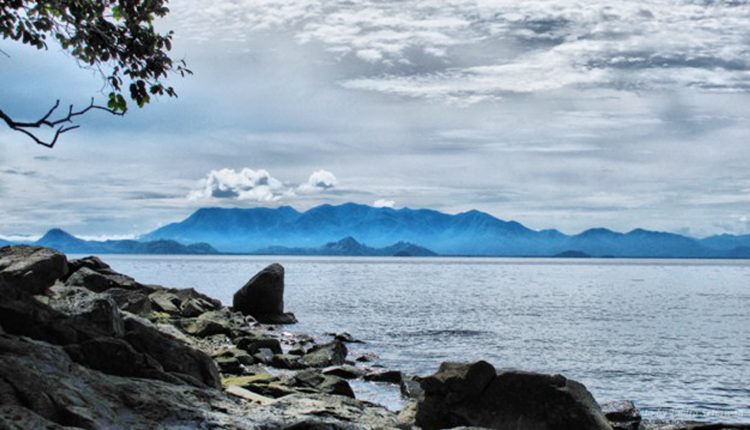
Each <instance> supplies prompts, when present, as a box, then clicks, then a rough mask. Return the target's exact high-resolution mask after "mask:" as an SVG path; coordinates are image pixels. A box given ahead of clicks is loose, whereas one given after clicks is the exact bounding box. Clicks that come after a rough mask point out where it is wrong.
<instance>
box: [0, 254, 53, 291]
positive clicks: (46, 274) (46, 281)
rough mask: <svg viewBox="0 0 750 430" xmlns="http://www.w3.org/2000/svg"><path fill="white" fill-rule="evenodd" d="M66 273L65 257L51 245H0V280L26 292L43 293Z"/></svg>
mask: <svg viewBox="0 0 750 430" xmlns="http://www.w3.org/2000/svg"><path fill="white" fill-rule="evenodd" d="M67 274H68V260H67V258H66V257H65V255H63V254H61V253H59V252H57V251H55V250H54V249H49V248H40V247H38V246H26V245H19V246H4V247H2V248H0V280H4V281H6V282H8V283H9V284H13V285H14V286H15V287H16V288H21V289H23V290H24V291H26V292H28V293H29V294H41V293H43V292H44V291H45V290H46V289H47V288H49V287H50V286H51V285H52V284H54V283H55V281H56V280H57V279H60V278H62V277H64V276H65V275H67Z"/></svg>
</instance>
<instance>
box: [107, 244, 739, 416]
mask: <svg viewBox="0 0 750 430" xmlns="http://www.w3.org/2000/svg"><path fill="white" fill-rule="evenodd" d="M104 260H105V261H107V262H108V263H110V264H111V265H112V266H113V268H114V269H116V270H118V271H120V272H123V273H126V274H128V275H131V276H134V277H135V278H136V279H137V280H139V281H140V282H143V283H155V284H161V285H164V286H167V287H175V288H187V287H191V288H195V289H196V290H198V291H201V292H203V293H205V294H208V295H210V296H212V297H216V298H218V299H220V300H221V301H222V302H223V303H225V304H227V305H231V300H232V295H233V294H234V292H235V291H236V290H237V289H239V288H240V287H242V285H243V284H244V283H245V282H246V281H247V280H248V279H249V278H250V277H252V276H253V274H255V273H256V272H257V271H259V270H261V269H262V268H263V267H265V266H266V265H267V264H270V263H272V262H279V263H281V264H282V265H283V266H284V267H285V269H286V288H285V306H286V310H287V311H291V312H294V313H295V314H296V316H297V318H298V319H299V323H298V324H296V325H292V326H286V327H284V328H283V329H282V330H287V331H291V332H302V333H309V334H312V335H315V336H317V337H318V338H320V339H321V340H324V339H325V338H326V337H325V333H328V332H344V331H345V332H348V333H350V334H351V335H352V336H354V337H355V338H357V339H360V340H362V341H364V342H365V343H363V344H350V345H349V349H350V351H352V352H358V351H371V352H374V353H375V354H377V356H378V359H377V360H376V362H377V363H378V364H381V365H383V366H385V367H387V368H392V369H400V370H402V371H404V372H406V373H410V374H418V375H427V374H430V373H433V372H434V371H435V370H436V369H437V368H438V366H439V364H440V363H441V362H443V361H472V360H479V359H483V360H486V361H489V362H490V363H492V364H493V365H495V366H496V367H497V368H517V369H524V370H530V371H537V372H544V373H559V374H562V375H565V376H566V377H568V378H572V379H575V380H577V381H579V382H582V383H583V384H585V385H586V387H587V388H588V389H589V391H591V393H592V394H593V395H594V397H595V398H596V399H597V400H598V401H599V402H600V403H603V402H606V401H610V400H632V401H633V402H634V403H635V404H636V406H637V407H638V408H639V409H640V410H641V413H642V414H643V416H644V418H645V419H648V420H653V421H661V420H665V421H669V420H695V421H711V422H716V421H723V422H745V423H747V422H750V261H744V260H642V259H627V260H625V259H534V258H448V257H446V258H443V257H436V258H408V257H404V258H398V257H386V258H375V257H284V256H273V257H271V256H141V255H107V256H104ZM354 388H355V392H356V393H357V395H358V396H359V397H363V398H365V399H368V400H373V401H377V402H380V403H382V404H385V405H386V406H388V407H389V408H391V409H398V408H399V407H400V406H401V402H402V400H401V399H400V396H399V394H398V389H397V388H396V387H393V386H388V385H384V384H376V383H367V382H357V383H355V387H354Z"/></svg>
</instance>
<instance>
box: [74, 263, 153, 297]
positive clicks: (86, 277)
mask: <svg viewBox="0 0 750 430" xmlns="http://www.w3.org/2000/svg"><path fill="white" fill-rule="evenodd" d="M65 285H68V286H76V287H84V288H88V289H89V290H91V291H93V292H95V293H101V292H104V291H106V290H109V289H110V288H122V289H125V290H144V291H147V290H151V289H152V288H151V287H147V286H145V285H143V284H139V283H138V282H136V281H135V280H134V279H133V278H131V277H130V276H126V275H123V274H121V273H117V272H115V271H113V270H111V269H101V270H93V269H91V268H89V267H87V266H83V267H81V268H80V269H78V270H76V271H75V272H74V273H73V274H71V275H70V276H69V277H68V279H67V280H66V281H65Z"/></svg>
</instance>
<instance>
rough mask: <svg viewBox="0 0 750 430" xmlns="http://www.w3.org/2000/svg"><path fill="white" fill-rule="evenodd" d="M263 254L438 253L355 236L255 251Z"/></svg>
mask: <svg viewBox="0 0 750 430" xmlns="http://www.w3.org/2000/svg"><path fill="white" fill-rule="evenodd" d="M255 253H256V254H261V255H346V256H360V257H376V256H387V257H434V256H436V255H437V254H436V253H434V252H432V251H430V250H429V249H427V248H423V247H421V246H418V245H414V244H413V243H409V242H403V241H401V242H397V243H394V244H393V245H390V246H386V247H383V248H372V247H369V246H367V245H365V244H362V243H359V242H357V240H356V239H354V238H353V237H345V238H343V239H341V240H339V241H337V242H329V243H326V244H325V245H323V246H321V247H318V248H288V247H285V246H271V247H268V248H263V249H260V250H258V251H256V252H255Z"/></svg>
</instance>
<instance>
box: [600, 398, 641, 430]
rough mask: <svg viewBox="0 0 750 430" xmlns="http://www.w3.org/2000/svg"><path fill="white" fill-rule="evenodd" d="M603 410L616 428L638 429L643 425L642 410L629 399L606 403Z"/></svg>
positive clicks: (618, 429)
mask: <svg viewBox="0 0 750 430" xmlns="http://www.w3.org/2000/svg"><path fill="white" fill-rule="evenodd" d="M602 412H603V413H604V416H605V417H606V418H607V420H608V421H609V423H610V424H611V425H612V428H613V429H614V430H638V429H639V428H640V426H641V412H640V411H639V410H638V408H636V407H635V405H634V404H633V402H631V401H629V400H620V401H613V402H607V403H604V404H602Z"/></svg>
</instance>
